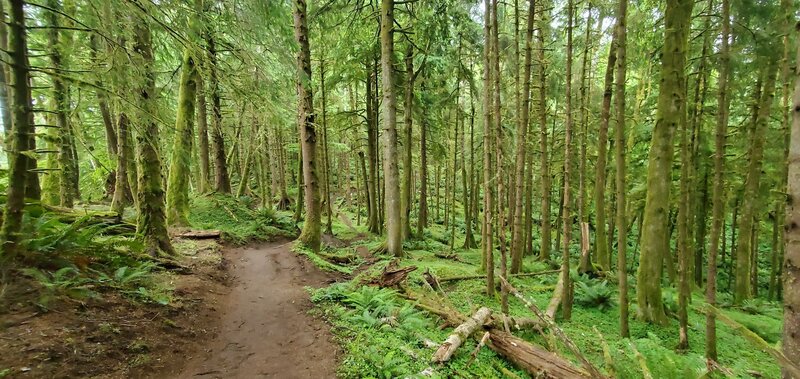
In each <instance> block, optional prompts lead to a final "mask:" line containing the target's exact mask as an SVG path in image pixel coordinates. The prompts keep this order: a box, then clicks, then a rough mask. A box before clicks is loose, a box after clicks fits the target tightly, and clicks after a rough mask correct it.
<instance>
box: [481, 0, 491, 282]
mask: <svg viewBox="0 0 800 379" xmlns="http://www.w3.org/2000/svg"><path fill="white" fill-rule="evenodd" d="M484 7H485V11H484V27H483V35H484V38H485V40H486V43H485V44H484V47H483V227H482V235H481V242H482V247H483V259H482V262H483V264H482V266H483V267H482V268H483V269H485V270H486V293H487V294H488V295H489V296H493V295H494V254H493V252H494V250H493V248H492V235H493V234H492V207H493V204H492V187H491V185H492V154H491V152H492V149H491V147H492V113H491V112H492V111H491V109H492V78H491V66H490V65H491V58H490V55H491V51H492V46H491V45H492V41H493V39H492V18H491V14H492V8H491V4H490V1H489V0H484Z"/></svg>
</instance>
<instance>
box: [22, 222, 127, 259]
mask: <svg viewBox="0 0 800 379" xmlns="http://www.w3.org/2000/svg"><path fill="white" fill-rule="evenodd" d="M23 233H24V235H26V236H28V237H27V238H24V239H23V240H22V241H21V243H22V246H23V247H24V249H25V251H26V252H27V254H28V258H29V260H31V261H33V262H35V263H46V264H48V265H52V264H55V265H57V266H60V267H69V266H71V265H72V263H71V260H74V259H76V258H78V259H83V258H85V257H90V258H91V259H92V260H98V261H101V262H119V261H121V260H124V259H121V258H122V257H126V256H130V255H131V253H135V252H138V251H141V249H142V245H141V243H140V242H138V241H137V240H136V239H135V238H134V235H133V234H132V233H130V232H126V231H125V229H124V226H119V225H106V224H103V223H94V222H93V220H92V217H91V216H89V215H87V216H83V217H81V218H79V219H77V220H76V221H74V222H72V223H70V224H66V223H63V222H61V221H59V220H58V219H57V218H56V217H55V216H54V215H51V214H49V213H44V214H43V215H42V216H41V217H27V218H26V222H25V223H24V226H23ZM81 257H82V258H81Z"/></svg>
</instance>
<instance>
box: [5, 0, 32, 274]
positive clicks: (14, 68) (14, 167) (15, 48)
mask: <svg viewBox="0 0 800 379" xmlns="http://www.w3.org/2000/svg"><path fill="white" fill-rule="evenodd" d="M9 4H10V8H9V14H10V23H9V30H10V32H9V43H8V48H9V52H8V53H9V59H10V66H11V86H12V87H13V88H14V91H13V93H14V96H13V103H12V104H11V105H12V107H11V116H12V119H13V120H12V121H13V123H12V128H11V133H9V137H10V139H11V140H10V143H11V149H9V150H8V157H9V173H8V183H9V184H8V190H7V192H6V196H7V198H6V204H5V210H4V212H3V227H2V230H0V242H2V243H1V244H0V249H2V250H0V251H1V252H2V255H0V258H2V259H3V260H10V259H13V258H14V257H15V256H16V255H17V254H18V253H19V252H20V246H19V241H20V237H21V236H20V234H19V232H20V230H21V229H22V213H23V209H24V207H25V190H26V188H25V185H26V178H27V176H28V175H35V174H33V173H29V172H28V167H29V164H30V163H29V162H28V161H30V160H31V158H30V157H29V156H28V154H29V153H30V146H29V140H30V138H29V136H30V135H31V134H32V133H33V125H32V124H31V122H30V120H31V118H30V115H31V112H32V109H31V108H32V105H31V97H30V90H29V87H28V76H29V71H30V69H29V67H28V61H27V51H28V42H27V38H26V34H27V32H26V29H25V10H24V6H25V2H24V1H23V0H10V1H9Z"/></svg>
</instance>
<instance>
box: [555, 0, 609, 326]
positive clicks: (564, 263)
mask: <svg viewBox="0 0 800 379" xmlns="http://www.w3.org/2000/svg"><path fill="white" fill-rule="evenodd" d="M574 8H575V5H574V4H573V0H568V2H567V62H566V66H567V69H566V77H567V83H566V94H565V95H566V102H567V104H566V109H565V112H566V122H565V126H564V192H563V194H564V196H563V200H562V203H561V204H562V209H563V214H562V216H563V221H562V223H563V224H562V226H563V228H564V229H563V233H562V235H563V238H564V245H563V246H562V249H563V251H562V253H561V269H562V272H561V281H562V282H563V284H564V287H563V291H564V293H563V294H562V295H561V317H562V318H563V319H564V320H569V319H570V318H571V317H572V289H573V285H572V278H570V275H569V270H570V268H569V267H570V262H569V259H570V253H569V248H570V242H571V240H572V237H571V236H572V213H573V212H572V203H571V201H572V200H571V196H572V188H571V187H570V179H571V178H570V175H572V174H571V172H572V29H573V18H574V12H575V10H574ZM599 226H600V228H601V229H602V228H603V226H604V225H599Z"/></svg>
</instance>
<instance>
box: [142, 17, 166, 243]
mask: <svg viewBox="0 0 800 379" xmlns="http://www.w3.org/2000/svg"><path fill="white" fill-rule="evenodd" d="M151 38H152V37H151V34H150V28H149V25H148V23H147V21H146V20H145V19H143V18H139V19H135V20H134V47H133V50H134V53H135V55H136V63H137V65H138V66H139V67H142V68H143V72H144V77H143V78H142V79H141V85H140V87H139V88H137V92H138V94H139V108H140V109H142V110H143V111H144V112H145V114H144V115H142V117H141V120H142V121H141V124H140V125H139V128H140V131H141V132H140V133H139V134H138V136H137V143H136V147H137V154H136V156H137V158H138V160H139V173H138V175H139V178H138V181H139V191H138V197H139V201H138V202H137V205H138V207H139V219H138V224H137V228H136V232H137V233H138V234H140V235H141V236H142V238H144V243H145V249H146V252H147V253H148V254H150V255H152V256H157V255H159V253H161V252H163V253H166V254H169V255H175V254H176V252H175V249H173V247H172V243H171V242H170V240H169V235H168V234H167V224H166V213H165V212H164V189H163V188H162V173H161V157H160V156H159V151H158V141H159V139H158V124H157V123H156V121H155V120H153V119H152V118H151V116H150V115H154V114H156V113H157V111H156V107H157V103H156V97H155V96H156V81H155V72H154V70H153V66H154V64H155V59H154V54H153V45H152V39H151Z"/></svg>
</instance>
